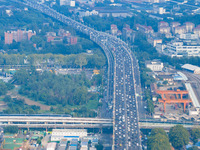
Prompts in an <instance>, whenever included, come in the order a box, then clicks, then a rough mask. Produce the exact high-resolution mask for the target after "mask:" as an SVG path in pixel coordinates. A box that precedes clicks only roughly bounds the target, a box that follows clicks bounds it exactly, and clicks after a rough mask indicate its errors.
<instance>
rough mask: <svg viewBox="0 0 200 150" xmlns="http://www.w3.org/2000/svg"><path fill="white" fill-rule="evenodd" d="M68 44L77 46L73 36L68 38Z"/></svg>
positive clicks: (75, 38)
mask: <svg viewBox="0 0 200 150" xmlns="http://www.w3.org/2000/svg"><path fill="white" fill-rule="evenodd" d="M68 44H70V45H74V44H77V37H75V36H70V37H68Z"/></svg>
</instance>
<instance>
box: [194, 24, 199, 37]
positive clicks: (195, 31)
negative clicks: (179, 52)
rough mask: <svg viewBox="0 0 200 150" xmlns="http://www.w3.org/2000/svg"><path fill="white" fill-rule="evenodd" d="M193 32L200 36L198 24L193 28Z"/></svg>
mask: <svg viewBox="0 0 200 150" xmlns="http://www.w3.org/2000/svg"><path fill="white" fill-rule="evenodd" d="M194 34H197V35H198V36H199V37H200V25H198V26H197V27H196V28H194Z"/></svg>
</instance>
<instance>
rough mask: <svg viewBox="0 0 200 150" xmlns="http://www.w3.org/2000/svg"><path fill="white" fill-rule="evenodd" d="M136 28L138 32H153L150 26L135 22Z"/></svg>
mask: <svg viewBox="0 0 200 150" xmlns="http://www.w3.org/2000/svg"><path fill="white" fill-rule="evenodd" d="M136 29H137V30H138V31H140V32H143V33H154V31H153V29H152V27H151V26H145V25H140V24H136Z"/></svg>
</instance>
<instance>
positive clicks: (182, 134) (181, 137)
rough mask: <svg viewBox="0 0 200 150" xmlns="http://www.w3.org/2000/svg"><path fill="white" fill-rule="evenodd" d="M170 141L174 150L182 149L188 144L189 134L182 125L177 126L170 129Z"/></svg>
mask: <svg viewBox="0 0 200 150" xmlns="http://www.w3.org/2000/svg"><path fill="white" fill-rule="evenodd" d="M169 140H170V142H171V143H172V146H173V147H174V148H176V149H180V148H182V147H183V146H185V145H187V144H188V142H189V132H188V131H187V130H186V129H185V128H184V127H183V126H182V125H176V126H174V127H172V128H170V131H169Z"/></svg>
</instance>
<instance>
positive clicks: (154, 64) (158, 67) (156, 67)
mask: <svg viewBox="0 0 200 150" xmlns="http://www.w3.org/2000/svg"><path fill="white" fill-rule="evenodd" d="M146 67H147V68H149V69H151V70H152V71H162V69H163V67H164V65H163V63H162V62H160V61H159V60H152V61H146Z"/></svg>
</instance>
